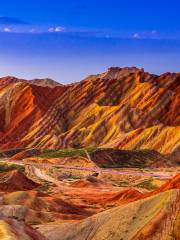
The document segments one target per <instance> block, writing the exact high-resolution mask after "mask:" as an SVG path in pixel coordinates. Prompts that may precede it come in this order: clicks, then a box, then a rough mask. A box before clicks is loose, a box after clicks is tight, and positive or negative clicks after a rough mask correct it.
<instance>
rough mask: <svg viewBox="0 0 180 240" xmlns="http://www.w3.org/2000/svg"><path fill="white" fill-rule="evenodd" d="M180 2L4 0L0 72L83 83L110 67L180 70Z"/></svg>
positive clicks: (0, 22) (0, 10) (158, 71)
mask: <svg viewBox="0 0 180 240" xmlns="http://www.w3.org/2000/svg"><path fill="white" fill-rule="evenodd" d="M179 9H180V1H179V0H171V1H170V0H156V1H155V0H151V1H145V0H136V1H135V0H129V1H128V0H126V1H124V0H122V1H121V0H96V1H95V0H86V1H85V0H84V1H82V0H81V1H80V0H66V1H65V0H64V1H63V0H36V1H35V0H31V1H24V0H6V1H4V0H3V1H0V76H7V75H13V76H16V77H19V78H24V79H34V78H47V77H48V78H52V79H54V80H56V81H58V82H61V83H70V82H75V81H80V80H82V79H83V78H85V77H86V76H87V75H90V74H96V73H99V72H103V71H106V69H107V68H108V67H111V66H119V67H123V66H137V67H140V68H142V67H143V68H145V70H146V71H149V72H151V73H155V74H161V73H163V72H180V16H179Z"/></svg>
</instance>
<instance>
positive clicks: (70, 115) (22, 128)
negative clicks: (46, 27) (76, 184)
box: [0, 67, 180, 158]
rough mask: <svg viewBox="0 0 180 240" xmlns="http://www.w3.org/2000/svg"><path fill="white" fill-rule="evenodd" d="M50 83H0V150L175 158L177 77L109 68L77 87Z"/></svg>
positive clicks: (179, 138)
mask: <svg viewBox="0 0 180 240" xmlns="http://www.w3.org/2000/svg"><path fill="white" fill-rule="evenodd" d="M42 82H43V83H42ZM51 83H52V82H51V81H50V82H49V80H48V84H47V80H45V81H42V80H35V81H25V80H20V79H17V78H13V77H5V78H1V79H0V148H1V149H12V148H25V147H29V148H32V147H33V148H53V149H58V148H69V147H71V148H81V147H89V146H90V147H101V148H115V149H121V150H144V149H149V150H155V151H157V152H159V153H161V154H164V155H170V154H174V153H176V154H174V155H173V156H176V158H177V156H179V145H180V108H179V106H180V73H165V74H162V75H160V76H157V75H153V74H149V73H147V72H145V71H144V69H138V68H135V67H132V68H109V69H108V70H107V71H106V72H104V73H101V74H97V75H91V76H89V77H87V78H86V79H84V80H83V81H81V82H78V83H74V84H69V85H58V84H57V85H56V84H55V85H54V83H53V84H51ZM50 85H51V86H50ZM52 85H53V87H52Z"/></svg>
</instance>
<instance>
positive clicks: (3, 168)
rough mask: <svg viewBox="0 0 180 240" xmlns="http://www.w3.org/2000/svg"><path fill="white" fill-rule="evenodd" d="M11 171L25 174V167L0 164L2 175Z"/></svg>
mask: <svg viewBox="0 0 180 240" xmlns="http://www.w3.org/2000/svg"><path fill="white" fill-rule="evenodd" d="M11 170H18V171H19V172H22V173H24V171H25V167H24V166H22V165H18V164H7V163H0V173H3V172H8V171H11Z"/></svg>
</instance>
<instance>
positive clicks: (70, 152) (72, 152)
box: [38, 148, 95, 158]
mask: <svg viewBox="0 0 180 240" xmlns="http://www.w3.org/2000/svg"><path fill="white" fill-rule="evenodd" d="M94 150H95V149H94V148H86V149H84V148H80V149H76V148H68V149H60V150H51V149H43V150H41V154H40V155H39V156H38V157H40V158H64V157H87V156H86V151H87V152H88V153H91V152H93V151H94Z"/></svg>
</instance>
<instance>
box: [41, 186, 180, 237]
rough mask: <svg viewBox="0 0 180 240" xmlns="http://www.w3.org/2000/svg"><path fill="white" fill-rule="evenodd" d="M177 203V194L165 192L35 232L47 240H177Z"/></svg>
mask: <svg viewBox="0 0 180 240" xmlns="http://www.w3.org/2000/svg"><path fill="white" fill-rule="evenodd" d="M179 200H180V192H179V190H169V191H166V192H163V193H159V194H158V195H155V196H152V197H149V198H146V199H142V200H139V201H136V202H133V203H129V204H127V205H125V206H120V207H116V208H112V209H110V210H107V211H104V212H102V213H99V214H96V215H94V216H92V217H89V218H87V219H85V220H83V221H81V222H79V223H73V224H71V225H70V224H61V225H54V226H53V225H49V226H48V225H47V226H45V225H43V226H41V227H40V228H39V230H40V231H41V232H42V234H44V235H45V236H46V237H47V239H51V240H58V239H63V240H70V239H74V240H84V239H87V240H104V239H111V240H120V239H121V240H123V239H124V240H132V239H134V240H138V239H142V240H145V239H153V240H154V239H157V240H158V239H166V240H172V239H179V237H180V235H179V231H178V218H177V214H178V209H179ZM162 237H163V238H162Z"/></svg>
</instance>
